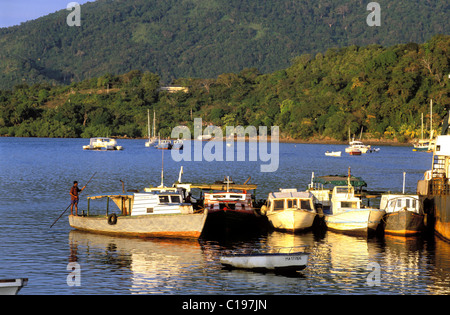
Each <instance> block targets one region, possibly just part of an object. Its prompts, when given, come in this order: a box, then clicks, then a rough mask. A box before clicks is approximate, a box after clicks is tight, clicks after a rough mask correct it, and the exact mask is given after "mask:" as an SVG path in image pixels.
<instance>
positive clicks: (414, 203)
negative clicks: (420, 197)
mask: <svg viewBox="0 0 450 315" xmlns="http://www.w3.org/2000/svg"><path fill="white" fill-rule="evenodd" d="M412 204H413V208H414V209H416V208H417V203H416V199H413V201H412Z"/></svg>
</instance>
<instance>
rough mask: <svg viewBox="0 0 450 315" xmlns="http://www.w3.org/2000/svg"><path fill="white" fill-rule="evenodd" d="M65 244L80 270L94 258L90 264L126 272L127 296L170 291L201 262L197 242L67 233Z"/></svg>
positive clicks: (76, 232) (79, 232)
mask: <svg viewBox="0 0 450 315" xmlns="http://www.w3.org/2000/svg"><path fill="white" fill-rule="evenodd" d="M69 243H70V247H71V250H72V255H71V257H73V256H75V257H76V259H77V260H78V262H79V263H80V265H82V266H83V264H84V263H88V264H89V263H90V261H91V258H93V257H92V256H96V258H97V259H94V260H97V261H100V262H102V263H104V264H105V265H112V266H114V267H115V268H116V269H121V268H124V267H125V268H127V269H128V270H129V276H130V277H129V281H130V286H129V288H128V290H129V291H130V293H141V292H145V293H161V292H162V290H163V291H172V290H174V289H176V288H175V287H174V286H176V285H177V281H179V280H180V279H181V278H182V276H183V274H184V273H185V272H186V271H187V272H189V268H191V266H193V265H199V264H200V263H201V262H202V261H203V258H202V254H201V250H200V245H199V243H198V242H189V241H178V240H142V239H130V238H119V237H110V236H104V235H95V234H90V233H85V232H81V231H71V232H70V234H69ZM74 249H76V252H73V250H74ZM79 256H82V257H84V258H83V259H80V257H79Z"/></svg>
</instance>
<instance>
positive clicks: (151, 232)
mask: <svg viewBox="0 0 450 315" xmlns="http://www.w3.org/2000/svg"><path fill="white" fill-rule="evenodd" d="M206 216H207V212H206V211H205V212H204V213H201V214H176V215H173V214H172V215H163V214H160V215H141V216H118V217H117V223H116V224H113V225H111V224H109V223H108V218H107V217H106V216H88V217H82V216H73V215H70V216H69V224H70V226H71V227H73V228H75V229H77V230H80V231H86V232H91V233H97V234H105V235H117V236H129V237H143V238H146V237H160V238H179V239H197V238H199V237H200V235H201V233H202V231H203V227H204V225H205V221H206Z"/></svg>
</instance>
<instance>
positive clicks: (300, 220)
mask: <svg viewBox="0 0 450 315" xmlns="http://www.w3.org/2000/svg"><path fill="white" fill-rule="evenodd" d="M315 217H316V213H315V212H312V211H306V210H297V209H292V210H281V211H273V212H271V213H268V214H267V218H268V219H269V222H270V224H271V225H272V227H273V228H274V229H276V230H282V231H289V232H299V231H303V230H306V229H309V228H311V227H312V225H313V223H314V218H315Z"/></svg>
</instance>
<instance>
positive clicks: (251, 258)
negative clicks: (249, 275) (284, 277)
mask: <svg viewBox="0 0 450 315" xmlns="http://www.w3.org/2000/svg"><path fill="white" fill-rule="evenodd" d="M294 249H295V248H290V249H288V250H287V252H283V251H281V250H278V251H277V252H275V253H274V252H252V253H232V254H225V255H222V256H220V263H221V264H222V265H223V266H224V267H225V268H229V269H233V268H235V269H248V270H253V271H259V272H266V271H273V272H293V271H300V270H303V269H305V268H306V266H307V265H308V257H309V253H306V252H304V251H302V252H297V251H294Z"/></svg>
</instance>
